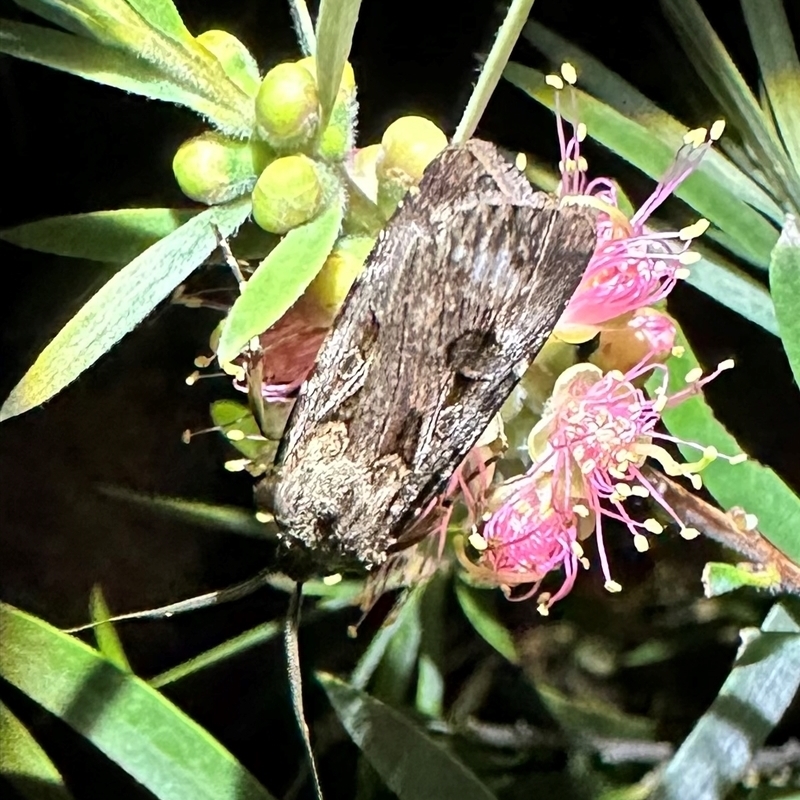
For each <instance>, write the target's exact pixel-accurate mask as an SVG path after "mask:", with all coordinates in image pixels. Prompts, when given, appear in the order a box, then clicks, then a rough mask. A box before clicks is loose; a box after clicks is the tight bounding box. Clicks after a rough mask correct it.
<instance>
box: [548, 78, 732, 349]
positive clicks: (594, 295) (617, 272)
mask: <svg viewBox="0 0 800 800" xmlns="http://www.w3.org/2000/svg"><path fill="white" fill-rule="evenodd" d="M561 72H562V75H563V77H564V80H566V81H567V83H569V84H574V83H575V79H576V76H575V70H574V68H573V67H572V66H571V65H569V64H565V65H564V66H563V67H562V70H561ZM548 83H550V85H552V86H554V87H555V88H556V89H557V90H560V89H562V88H563V87H564V81H563V80H562V79H561V77H559V76H558V75H551V76H549V78H548ZM556 123H557V129H558V139H559V143H560V147H561V161H560V163H559V167H560V170H561V183H560V185H559V194H561V195H562V196H569V197H572V198H575V197H577V198H579V199H580V200H581V201H583V202H586V203H588V204H590V205H592V206H593V207H595V208H597V209H598V211H599V214H598V226H597V235H598V245H597V249H596V251H595V254H594V256H593V257H592V259H591V261H590V263H589V266H588V268H587V270H586V273H585V275H584V277H583V280H582V281H581V284H580V286H579V287H578V290H577V292H576V293H575V296H574V297H573V298H572V300H571V302H570V304H569V305H568V306H567V309H566V311H565V312H564V314H563V316H562V318H561V320H560V321H559V324H558V327H557V329H556V333H557V335H558V336H559V338H562V339H564V340H565V341H570V342H575V343H577V342H581V341H587V340H588V339H590V338H592V336H594V334H595V333H597V331H598V330H599V328H600V327H601V326H602V325H603V324H604V323H606V322H608V321H609V320H612V319H615V318H617V317H619V316H621V315H623V314H628V313H631V312H633V311H635V310H636V309H638V308H641V307H643V306H648V305H653V304H654V303H657V302H658V301H659V300H663V299H664V298H665V297H666V296H667V295H668V294H669V293H670V292H671V291H672V289H673V287H674V286H675V284H676V283H677V281H678V280H679V279H681V278H684V277H686V276H687V275H688V271H687V269H686V267H687V266H688V265H689V264H692V263H694V262H695V261H697V260H698V259H699V256H698V255H697V254H695V253H693V252H690V251H689V247H690V245H691V242H692V239H694V238H695V237H697V236H699V235H701V234H702V233H704V232H705V230H706V229H707V228H708V222H707V221H706V220H703V219H701V220H699V221H698V222H696V223H695V224H694V225H690V226H688V227H686V228H683V229H682V230H680V231H665V232H655V231H651V230H650V229H648V228H647V227H646V226H645V222H646V221H647V220H648V219H649V217H650V216H651V215H652V213H653V211H655V209H656V208H658V206H660V205H661V204H662V203H663V202H664V200H666V198H667V197H669V195H670V194H671V193H672V192H673V191H675V189H676V188H677V187H678V186H679V185H680V184H681V182H682V181H683V180H684V179H685V178H686V177H687V176H688V175H689V174H690V173H691V172H692V170H694V169H695V167H696V166H697V164H698V163H699V162H700V160H701V159H702V157H703V155H704V154H705V153H706V151H707V150H708V149H709V148H710V147H711V145H712V143H713V142H714V141H716V140H717V139H718V138H719V137H720V136H721V135H722V130H723V129H724V123H722V122H721V121H719V122H715V123H714V125H712V126H711V130H710V132H709V131H706V129H705V128H698V129H696V130H693V131H690V132H689V133H687V134H686V136H685V137H684V146H683V147H682V148H681V149H680V150H679V151H678V153H677V155H676V157H675V160H674V161H673V163H672V165H671V166H670V167H669V169H668V170H667V172H666V173H665V175H664V176H663V178H662V179H661V181H660V182H659V184H658V185H657V186H656V188H655V190H654V191H653V193H652V195H651V196H650V198H649V199H648V200H647V201H645V203H644V204H643V205H642V207H641V208H640V209H639V210H638V211H637V212H636V213H635V214H634V215H633V217H632V218H631V219H630V220H628V219H627V218H626V217H625V215H624V214H623V213H622V211H621V210H620V209H619V207H618V203H617V196H616V190H615V187H614V184H613V183H612V182H611V181H610V180H609V179H607V178H598V179H595V180H592V181H590V180H589V179H588V177H587V174H586V173H587V170H588V165H587V163H586V159H585V158H584V157H583V156H581V154H580V144H581V142H582V141H583V140H584V138H585V137H586V126H585V125H584V124H583V123H579V124H577V125H576V126H573V133H572V136H571V137H570V138H569V139H567V137H566V134H565V131H564V120H563V117H562V116H561V112H560V91H557V92H556Z"/></svg>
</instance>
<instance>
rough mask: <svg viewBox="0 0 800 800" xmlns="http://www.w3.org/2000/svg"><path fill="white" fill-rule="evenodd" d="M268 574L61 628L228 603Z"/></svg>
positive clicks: (244, 594)
mask: <svg viewBox="0 0 800 800" xmlns="http://www.w3.org/2000/svg"><path fill="white" fill-rule="evenodd" d="M270 574H271V573H270V571H269V570H262V571H261V572H259V573H258V574H257V575H254V576H253V577H252V578H248V579H247V580H246V581H242V582H241V583H236V584H234V585H233V586H229V587H228V588H226V589H217V590H216V591H213V592H207V593H206V594H200V595H197V597H190V598H188V599H187V600H179V601H178V602H177V603H169V604H168V605H166V606H159V607H158V608H148V609H145V610H144V611H131V612H130V613H128V614H117V615H116V616H113V617H109V618H108V619H101V620H98V621H97V622H89V623H87V624H86V625H78V626H77V627H75V628H63V629H62V630H63V631H64V633H79V632H80V631H88V630H90V629H92V628H96V627H97V626H98V625H103V624H104V623H106V622H124V621H125V620H129V619H168V618H169V617H171V616H173V615H174V614H183V613H184V612H186V611H195V610H197V609H199V608H208V607H209V606H215V605H218V604H219V603H229V602H231V601H232V600H239V599H240V598H242V597H247V595H249V594H252V593H253V592H255V591H257V590H258V589H260V588H261V587H262V586H264V584H265V583H266V579H267V576H268V575H270Z"/></svg>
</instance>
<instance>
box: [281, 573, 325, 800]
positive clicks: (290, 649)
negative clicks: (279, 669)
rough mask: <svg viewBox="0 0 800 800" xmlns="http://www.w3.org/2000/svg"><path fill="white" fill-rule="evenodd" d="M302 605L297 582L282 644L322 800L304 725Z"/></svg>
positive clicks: (296, 713) (319, 798)
mask: <svg viewBox="0 0 800 800" xmlns="http://www.w3.org/2000/svg"><path fill="white" fill-rule="evenodd" d="M302 604H303V583H302V581H298V582H297V583H296V584H295V587H294V591H293V592H292V595H291V598H290V600H289V610H288V611H287V612H286V627H285V628H284V633H283V642H284V646H285V647H286V671H287V674H288V676H289V691H290V692H291V695H292V708H293V709H294V716H295V718H296V719H297V725H298V727H299V728H300V736H301V738H302V739H303V747H304V748H305V751H306V758H307V759H308V766H309V769H310V770H311V778H312V780H313V782H314V793H315V794H316V797H317V800H323V797H322V786H321V785H320V782H319V772H318V771H317V762H316V759H315V758H314V751H313V749H312V748H311V736H310V734H309V731H308V725H307V724H306V716H305V712H304V711H303V677H302V674H301V672H300V646H299V641H298V631H299V629H300V610H301V606H302Z"/></svg>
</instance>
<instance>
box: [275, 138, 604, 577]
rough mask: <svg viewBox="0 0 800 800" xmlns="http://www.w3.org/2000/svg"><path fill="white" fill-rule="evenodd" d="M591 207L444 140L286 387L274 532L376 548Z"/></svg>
mask: <svg viewBox="0 0 800 800" xmlns="http://www.w3.org/2000/svg"><path fill="white" fill-rule="evenodd" d="M595 240H596V234H595V222H594V217H593V212H591V211H589V210H588V209H585V208H581V207H577V206H559V203H558V201H557V200H556V199H554V198H552V197H550V196H549V195H546V194H544V193H541V192H534V191H533V189H532V188H531V186H530V184H529V183H528V181H527V180H526V179H525V177H524V176H523V175H522V174H521V173H520V172H519V171H518V170H516V168H515V167H513V166H512V165H510V164H508V163H507V162H506V161H505V159H503V158H502V157H501V156H500V155H499V153H498V152H497V151H496V149H495V148H494V146H493V145H491V144H489V143H487V142H481V141H477V140H473V141H472V142H470V143H468V145H467V146H464V147H452V148H448V149H447V150H446V151H445V152H444V153H442V154H441V155H440V156H439V157H438V158H437V159H436V160H435V161H434V162H433V163H432V164H431V165H430V166H429V167H428V169H427V170H426V172H425V175H424V177H423V179H422V182H421V183H420V186H419V188H418V190H416V191H415V192H413V193H410V194H409V195H408V196H407V198H406V199H405V201H404V203H403V205H402V206H401V207H400V208H399V209H398V211H397V212H396V213H395V215H394V217H393V218H392V220H391V221H390V222H389V224H388V226H387V227H386V229H385V231H384V232H383V234H382V236H381V238H380V240H379V242H378V243H377V245H376V247H375V249H374V250H373V252H372V254H371V256H370V259H369V262H368V265H367V267H366V269H365V271H364V273H363V274H362V276H361V277H360V279H359V281H358V283H357V284H356V286H355V287H354V288H353V290H352V291H351V293H350V295H349V297H348V299H347V301H346V304H345V306H344V308H343V309H342V311H341V313H340V315H339V317H338V319H337V321H336V324H335V326H334V329H333V331H332V332H331V334H330V335H329V337H328V338H327V340H326V341H325V343H324V344H323V347H322V350H321V351H320V354H319V357H318V362H317V365H316V367H315V369H314V372H313V374H312V375H311V376H310V378H309V379H308V381H307V382H306V383H305V385H304V386H303V388H302V389H301V392H300V396H299V398H298V400H297V404H296V406H295V409H294V411H293V413H292V416H291V418H290V420H289V424H288V426H287V432H286V434H285V436H284V440H283V443H282V445H281V449H280V451H279V455H278V461H279V471H278V472H277V473H276V474H275V475H274V476H272V477H271V478H269V479H267V481H265V482H264V483H263V484H262V487H261V491H262V499H263V500H264V501H265V502H266V504H267V505H268V506H269V507H271V509H272V510H273V511H274V513H275V514H276V519H277V520H278V523H279V525H280V526H281V528H282V530H283V536H284V539H285V540H286V542H287V543H288V544H289V545H290V546H292V545H295V546H299V547H300V548H301V549H302V550H304V551H306V552H308V553H310V554H312V555H313V560H315V561H316V562H317V563H319V564H325V565H326V567H327V569H336V568H338V567H340V566H346V565H348V564H351V563H360V564H361V565H363V566H366V567H368V568H369V567H373V566H375V565H377V564H380V563H382V561H383V560H385V558H386V555H387V552H388V551H389V549H390V548H391V547H392V545H394V544H395V543H396V541H397V539H398V537H399V536H400V535H401V534H402V532H403V529H404V528H406V527H407V526H408V525H409V523H410V522H411V521H412V520H413V517H414V515H415V514H418V513H419V511H420V510H421V509H424V508H425V507H426V506H428V505H429V504H430V502H431V501H432V500H433V499H434V498H435V497H436V496H437V494H439V493H440V492H441V491H442V490H443V488H444V486H445V485H446V483H447V481H448V480H449V478H450V476H451V475H452V473H453V471H454V470H455V469H456V467H457V466H458V465H459V464H460V463H461V461H462V460H463V458H464V457H465V456H466V454H467V453H468V452H469V450H470V449H471V447H472V446H473V444H474V443H475V441H476V440H477V439H478V437H479V436H480V434H481V433H482V432H483V430H484V428H485V427H486V426H487V425H488V423H489V421H490V420H491V418H492V416H493V415H494V414H495V413H496V412H497V411H498V409H499V408H500V406H501V405H502V403H503V402H504V401H505V399H506V398H507V397H508V395H509V393H510V392H511V390H512V389H513V387H514V385H515V384H516V383H517V381H518V380H519V378H520V377H521V375H522V374H523V372H524V371H525V369H526V367H527V365H528V363H529V362H530V361H531V360H532V359H533V358H534V357H535V355H536V353H537V352H538V350H539V348H540V347H541V345H542V344H543V343H544V341H545V339H546V338H547V336H548V335H549V334H550V333H551V331H552V329H553V326H554V325H555V323H556V321H557V319H558V316H559V315H560V314H561V312H562V310H563V308H564V306H565V304H566V303H567V302H568V300H569V298H570V297H571V295H572V293H573V291H574V290H575V287H576V286H577V284H578V282H579V280H580V278H581V275H582V274H583V272H584V270H585V268H586V265H587V264H588V261H589V259H590V257H591V255H592V252H593V250H594V246H595Z"/></svg>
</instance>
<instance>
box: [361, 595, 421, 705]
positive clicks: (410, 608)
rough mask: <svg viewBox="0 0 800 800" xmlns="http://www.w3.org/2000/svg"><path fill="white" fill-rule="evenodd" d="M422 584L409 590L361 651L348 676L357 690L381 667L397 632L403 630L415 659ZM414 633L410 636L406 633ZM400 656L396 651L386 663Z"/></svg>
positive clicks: (364, 687)
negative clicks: (385, 622)
mask: <svg viewBox="0 0 800 800" xmlns="http://www.w3.org/2000/svg"><path fill="white" fill-rule="evenodd" d="M422 589H423V587H422V586H417V587H416V588H414V589H412V590H411V591H410V592H409V593H408V594H407V595H405V596H404V599H403V602H402V604H401V605H400V610H399V611H397V612H396V615H395V618H394V619H393V620H392V622H391V623H390V624H388V625H384V626H383V627H382V628H381V629H380V630H379V631H378V633H377V634H375V636H373V637H372V641H371V642H370V643H369V647H368V648H367V649H366V650H365V651H364V655H362V656H361V658H360V659H359V661H358V664H356V667H355V669H354V670H353V672H352V674H351V675H350V684H351V685H352V686H354V687H355V688H356V689H366V687H367V684H368V683H369V682H370V680H371V679H372V676H373V675H374V674H375V672H376V670H378V668H379V667H380V666H381V663H382V662H383V659H384V657H385V656H386V654H387V652H388V651H389V649H390V648H391V647H392V643H393V641H394V637H395V634H396V633H397V631H402V632H403V634H402V636H403V638H408V639H410V640H411V642H410V643H411V645H412V646H413V647H414V659H415V660H416V654H417V649H418V647H419V638H416V641H414V638H415V637H417V636H418V632H419V604H420V600H421V597H422ZM409 632H410V634H413V635H410V634H409ZM397 658H401V659H402V654H401V653H397V652H395V653H394V654H393V656H392V657H390V658H389V659H388V661H389V664H391V663H392V661H393V660H394V659H397Z"/></svg>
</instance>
